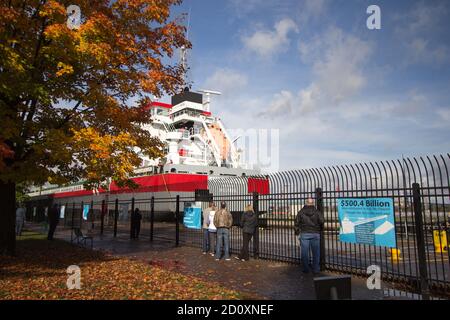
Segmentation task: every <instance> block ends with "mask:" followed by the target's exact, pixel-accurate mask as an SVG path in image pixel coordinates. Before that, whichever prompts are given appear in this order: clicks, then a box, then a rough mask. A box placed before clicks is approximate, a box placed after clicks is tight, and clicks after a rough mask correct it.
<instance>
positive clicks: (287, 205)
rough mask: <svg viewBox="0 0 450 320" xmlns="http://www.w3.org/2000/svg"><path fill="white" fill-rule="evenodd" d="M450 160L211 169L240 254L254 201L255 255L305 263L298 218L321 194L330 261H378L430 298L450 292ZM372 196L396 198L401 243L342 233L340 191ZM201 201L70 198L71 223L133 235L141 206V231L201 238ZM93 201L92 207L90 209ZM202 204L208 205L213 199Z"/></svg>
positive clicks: (358, 269)
mask: <svg viewBox="0 0 450 320" xmlns="http://www.w3.org/2000/svg"><path fill="white" fill-rule="evenodd" d="M449 167H450V155H449V154H447V155H440V156H431V157H419V158H405V159H402V160H396V161H380V162H373V163H362V164H354V165H342V166H332V167H325V168H318V169H304V170H293V171H287V172H281V173H275V174H270V175H261V176H252V177H246V176H243V177H224V178H210V180H209V191H210V193H212V194H213V199H214V201H215V202H216V203H218V202H220V201H225V202H226V203H227V207H228V209H229V210H230V212H231V213H232V215H233V220H234V224H233V227H232V228H231V232H230V235H231V236H230V248H231V253H232V254H236V253H238V252H239V250H240V248H241V245H242V233H241V229H240V228H239V220H240V216H241V214H242V212H243V210H244V207H245V205H248V204H252V205H253V208H254V210H255V212H257V214H258V219H259V230H258V232H257V234H256V235H255V238H254V240H253V241H252V244H251V248H250V252H252V254H253V257H255V258H256V257H258V258H263V259H271V260H276V261H284V262H289V263H300V248H299V240H298V237H297V236H296V235H295V234H294V219H295V216H296V214H297V212H298V211H299V210H300V209H301V208H302V207H303V205H304V203H305V201H306V199H307V198H313V199H315V201H316V205H317V208H318V209H319V210H320V211H321V212H322V213H323V215H324V218H325V225H324V230H323V232H322V234H321V239H322V241H321V246H322V250H321V263H322V268H323V269H325V270H332V271H338V272H343V273H350V274H355V275H364V276H367V268H368V267H369V266H371V265H376V266H378V267H379V268H380V269H381V274H382V279H384V280H387V281H393V282H396V283H399V284H404V285H405V287H406V288H408V289H409V290H412V291H414V292H419V293H421V294H423V295H424V296H425V297H426V296H427V295H428V294H430V293H433V294H445V295H447V296H448V295H449V293H450V263H449V251H448V244H447V239H448V232H449V223H450V219H449V218H450V175H449V171H448V168H449ZM372 197H383V198H386V197H387V198H391V199H392V200H393V203H394V216H395V234H396V243H397V246H396V248H395V250H392V249H391V248H388V247H383V246H374V245H368V244H354V243H347V242H342V241H340V239H339V231H340V223H339V219H338V210H337V200H338V199H340V198H358V199H359V198H372ZM193 202H195V198H194V194H192V196H179V195H178V196H174V197H171V198H157V197H149V198H148V199H145V200H135V199H128V200H126V201H124V200H122V201H119V200H118V199H114V200H110V201H108V200H103V201H102V202H98V203H94V202H91V203H67V204H65V207H66V212H65V219H64V224H65V225H66V226H67V227H71V226H79V227H81V228H84V229H85V230H86V232H88V231H89V232H96V233H99V234H103V235H112V236H114V237H123V238H129V237H130V213H131V212H132V211H133V210H134V209H135V208H139V209H140V211H141V214H142V216H143V219H142V222H141V232H140V235H141V238H144V239H148V240H150V241H152V240H156V239H158V240H164V241H169V242H172V243H174V244H176V245H180V244H181V245H189V246H195V247H201V245H202V239H203V234H202V230H196V229H188V228H186V227H185V226H184V225H183V223H182V222H183V208H184V207H186V206H187V205H188V203H193ZM86 204H88V205H89V207H88V210H87V211H86V212H85V213H87V214H85V215H84V216H83V207H85V205H86ZM201 205H202V207H203V208H205V207H206V205H207V204H206V203H202V204H201Z"/></svg>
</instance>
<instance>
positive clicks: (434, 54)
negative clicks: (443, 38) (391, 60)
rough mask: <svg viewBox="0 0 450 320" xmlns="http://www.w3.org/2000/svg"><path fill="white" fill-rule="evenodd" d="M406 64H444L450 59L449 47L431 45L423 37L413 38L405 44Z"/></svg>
mask: <svg viewBox="0 0 450 320" xmlns="http://www.w3.org/2000/svg"><path fill="white" fill-rule="evenodd" d="M406 48H407V51H408V59H407V60H406V63H407V64H415V63H427V64H430V63H431V64H444V63H446V62H448V61H450V49H449V48H448V47H447V46H444V45H438V46H433V45H431V44H430V41H428V40H425V39H424V38H420V37H418V38H414V39H412V41H410V42H408V43H407V45H406Z"/></svg>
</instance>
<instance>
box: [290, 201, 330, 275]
mask: <svg viewBox="0 0 450 320" xmlns="http://www.w3.org/2000/svg"><path fill="white" fill-rule="evenodd" d="M323 225H324V218H323V215H322V213H321V212H320V211H319V210H317V209H316V208H315V207H314V199H311V198H308V199H307V200H306V204H305V206H304V207H303V208H302V209H301V210H300V211H299V212H298V213H297V217H296V218H295V234H296V235H299V240H300V246H301V251H302V252H301V259H302V265H303V272H304V273H309V271H310V265H309V262H310V254H309V252H310V250H311V251H312V260H313V261H312V271H313V273H314V274H318V273H319V272H320V232H321V231H322V228H323Z"/></svg>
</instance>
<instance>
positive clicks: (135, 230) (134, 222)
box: [131, 208, 142, 239]
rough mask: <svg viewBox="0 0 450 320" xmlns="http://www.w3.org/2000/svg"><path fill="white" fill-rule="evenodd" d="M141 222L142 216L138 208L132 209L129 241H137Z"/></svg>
mask: <svg viewBox="0 0 450 320" xmlns="http://www.w3.org/2000/svg"><path fill="white" fill-rule="evenodd" d="M141 220H142V214H141V212H140V210H139V208H136V209H134V212H133V213H132V214H131V239H139V233H140V232H141Z"/></svg>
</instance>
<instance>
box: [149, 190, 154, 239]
mask: <svg viewBox="0 0 450 320" xmlns="http://www.w3.org/2000/svg"><path fill="white" fill-rule="evenodd" d="M154 221H155V197H154V196H152V199H151V201H150V241H153V223H154Z"/></svg>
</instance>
